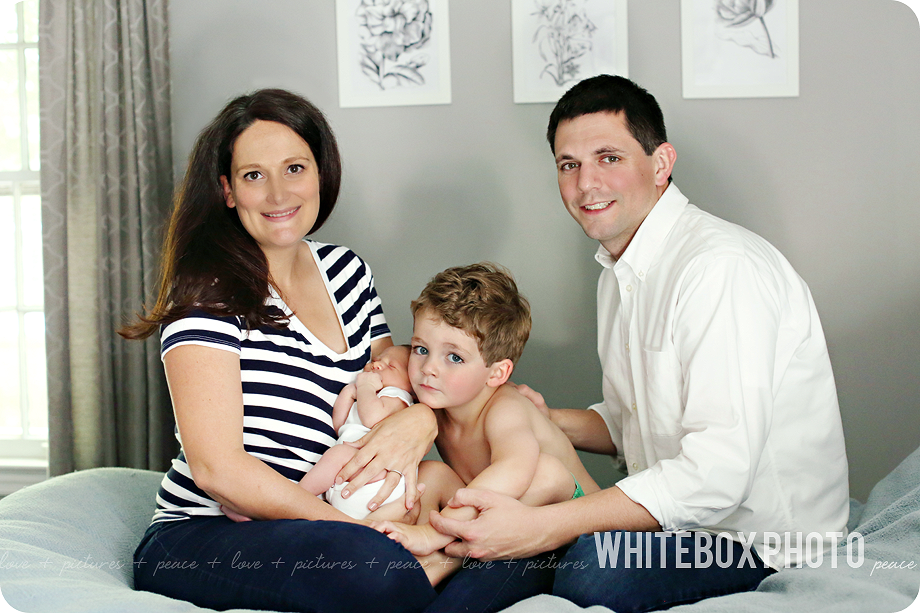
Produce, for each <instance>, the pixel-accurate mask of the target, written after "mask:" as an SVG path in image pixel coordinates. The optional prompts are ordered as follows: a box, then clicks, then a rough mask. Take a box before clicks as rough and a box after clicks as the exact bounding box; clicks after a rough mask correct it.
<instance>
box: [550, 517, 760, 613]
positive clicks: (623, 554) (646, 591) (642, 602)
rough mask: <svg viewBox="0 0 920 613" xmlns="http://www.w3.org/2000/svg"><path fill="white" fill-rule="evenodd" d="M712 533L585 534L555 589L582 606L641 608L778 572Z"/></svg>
mask: <svg viewBox="0 0 920 613" xmlns="http://www.w3.org/2000/svg"><path fill="white" fill-rule="evenodd" d="M709 537H711V535H708V534H707V535H705V536H703V534H702V533H694V532H685V533H681V534H676V533H660V532H659V533H651V532H622V531H621V532H609V533H604V532H601V533H599V534H598V535H597V536H596V535H594V534H584V535H582V536H581V538H579V539H578V540H577V541H576V542H575V544H574V545H572V547H571V548H570V549H569V550H568V552H567V553H566V554H565V556H564V557H563V558H562V560H561V561H560V563H559V564H558V568H557V570H556V581H555V584H554V586H553V594H555V595H557V596H561V597H563V598H567V599H569V600H571V601H572V602H574V603H575V604H577V605H579V606H581V607H589V606H591V605H602V606H605V607H608V608H610V609H613V610H614V611H616V612H617V613H636V612H640V611H656V610H661V609H668V608H670V607H673V606H676V605H679V604H688V603H691V602H696V601H698V600H702V599H704V598H712V597H714V596H723V595H725V594H733V593H735V592H747V591H750V590H753V589H755V588H756V587H757V586H758V585H759V584H760V582H761V581H762V580H763V579H765V578H766V577H767V576H769V575H771V574H773V573H774V572H776V571H774V570H773V569H771V568H769V567H767V566H765V565H764V563H763V561H762V560H761V559H760V557H758V556H757V553H756V552H755V551H753V550H746V549H745V548H744V547H743V546H742V545H741V544H739V543H736V542H734V541H730V540H727V539H723V538H718V539H716V538H709ZM602 565H603V566H602Z"/></svg>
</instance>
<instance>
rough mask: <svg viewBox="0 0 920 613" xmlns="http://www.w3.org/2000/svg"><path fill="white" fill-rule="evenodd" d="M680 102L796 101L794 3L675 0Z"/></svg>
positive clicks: (788, 0)
mask: <svg viewBox="0 0 920 613" xmlns="http://www.w3.org/2000/svg"><path fill="white" fill-rule="evenodd" d="M680 16H681V48H682V54H681V55H682V73H683V96H684V98H766V97H796V96H798V95H799V5H798V0H715V1H714V0H681V5H680Z"/></svg>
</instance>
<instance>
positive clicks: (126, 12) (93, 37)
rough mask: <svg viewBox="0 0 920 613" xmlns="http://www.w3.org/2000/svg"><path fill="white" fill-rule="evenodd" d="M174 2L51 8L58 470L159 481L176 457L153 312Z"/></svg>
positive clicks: (48, 208) (52, 427) (51, 286)
mask: <svg viewBox="0 0 920 613" xmlns="http://www.w3.org/2000/svg"><path fill="white" fill-rule="evenodd" d="M167 8H168V7H167V0H41V2H40V4H39V23H40V25H39V84H40V105H41V168H42V170H41V184H42V225H43V229H42V233H43V241H44V252H43V253H44V266H45V317H46V319H45V321H46V335H47V339H46V345H47V358H48V405H49V439H50V454H49V455H50V458H49V459H50V472H51V474H52V475H57V474H62V473H66V472H70V471H73V470H80V469H85V468H91V467H96V466H128V467H134V468H151V469H157V470H162V469H163V468H165V467H166V466H167V464H168V462H169V460H170V458H172V457H173V456H174V455H175V452H176V449H177V447H176V445H175V441H174V438H173V436H172V425H173V423H174V422H173V418H172V413H171V409H170V403H169V396H168V392H167V388H166V383H165V379H164V377H163V368H162V365H161V363H160V358H159V343H158V341H157V339H148V341H147V342H145V343H142V342H137V341H131V342H129V341H125V340H122V339H121V337H119V336H118V335H117V334H116V332H115V330H116V329H117V328H118V327H119V326H120V325H121V324H122V323H123V322H124V321H125V320H126V319H127V318H129V317H130V316H131V315H132V314H133V313H135V312H136V311H138V310H139V308H140V306H141V305H142V304H143V303H144V302H145V301H146V300H150V299H151V297H152V296H153V293H154V287H155V283H156V275H157V266H158V252H159V246H160V241H161V239H162V234H163V229H164V225H165V220H166V219H167V215H168V211H169V208H170V199H171V194H172V188H173V179H172V154H171V139H170V116H169V103H170V91H169V55H168V48H169V47H168V28H167V26H168V20H167Z"/></svg>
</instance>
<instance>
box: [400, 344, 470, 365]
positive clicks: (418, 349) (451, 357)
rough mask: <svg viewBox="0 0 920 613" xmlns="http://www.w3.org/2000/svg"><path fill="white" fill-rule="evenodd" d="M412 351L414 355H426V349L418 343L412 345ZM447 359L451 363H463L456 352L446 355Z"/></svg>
mask: <svg viewBox="0 0 920 613" xmlns="http://www.w3.org/2000/svg"><path fill="white" fill-rule="evenodd" d="M412 353H414V354H416V355H428V349H427V348H425V347H422V346H420V345H416V346H415V347H412ZM447 361H448V362H450V363H451V364H463V358H461V357H460V356H459V355H457V354H456V353H449V354H448V355H447Z"/></svg>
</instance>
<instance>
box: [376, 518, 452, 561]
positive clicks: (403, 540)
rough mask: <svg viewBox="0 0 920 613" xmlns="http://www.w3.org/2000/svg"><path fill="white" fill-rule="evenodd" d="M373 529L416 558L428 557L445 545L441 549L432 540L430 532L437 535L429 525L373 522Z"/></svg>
mask: <svg viewBox="0 0 920 613" xmlns="http://www.w3.org/2000/svg"><path fill="white" fill-rule="evenodd" d="M371 527H372V528H374V529H375V530H377V532H382V533H383V534H386V535H387V536H388V537H390V539H392V540H394V541H396V542H397V543H399V544H400V545H402V546H403V547H405V548H406V549H408V550H409V553H411V554H413V555H416V556H427V555H429V554H432V553H434V552H435V551H438V550H439V549H441V548H442V547H443V545H442V546H441V547H439V546H438V544H437V543H435V542H433V539H432V538H430V537H431V536H433V534H429V531H430V532H432V533H434V534H437V533H436V532H435V530H434V528H432V527H431V526H429V525H427V524H425V525H421V526H412V525H409V524H401V523H397V522H392V521H375V522H371ZM439 536H440V535H439Z"/></svg>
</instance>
